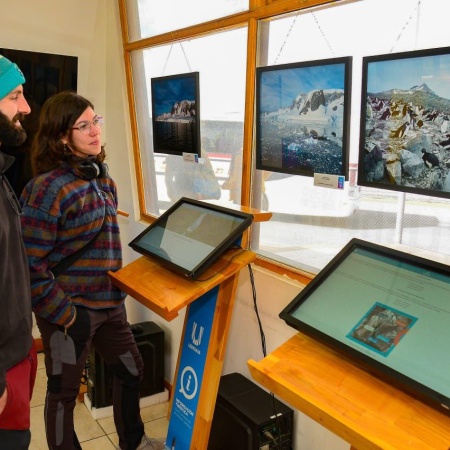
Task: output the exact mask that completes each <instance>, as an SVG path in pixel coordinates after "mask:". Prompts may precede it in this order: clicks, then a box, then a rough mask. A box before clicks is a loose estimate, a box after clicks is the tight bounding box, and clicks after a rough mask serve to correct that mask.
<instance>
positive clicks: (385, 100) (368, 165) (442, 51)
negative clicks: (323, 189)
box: [358, 47, 450, 198]
mask: <svg viewBox="0 0 450 450" xmlns="http://www.w3.org/2000/svg"><path fill="white" fill-rule="evenodd" d="M449 79H450V47H445V48H434V49H427V50H419V51H412V52H403V53H394V54H392V53H391V54H389V55H378V56H370V57H365V58H363V70H362V96H361V99H362V100H361V131H360V146H359V162H358V184H359V185H360V186H369V187H374V188H381V189H389V190H393V191H401V192H407V193H413V194H420V195H429V196H435V197H443V198H450V176H449V171H450V119H449V118H450V82H449Z"/></svg>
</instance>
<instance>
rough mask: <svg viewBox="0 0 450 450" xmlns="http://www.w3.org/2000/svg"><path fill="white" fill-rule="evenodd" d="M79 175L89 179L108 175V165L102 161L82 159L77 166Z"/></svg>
mask: <svg viewBox="0 0 450 450" xmlns="http://www.w3.org/2000/svg"><path fill="white" fill-rule="evenodd" d="M77 169H78V172H79V173H80V176H81V177H83V178H84V179H85V180H87V181H90V180H93V179H94V178H103V177H105V176H106V175H108V165H107V164H105V163H103V162H98V161H96V162H94V161H83V162H80V164H79V165H78V166H77Z"/></svg>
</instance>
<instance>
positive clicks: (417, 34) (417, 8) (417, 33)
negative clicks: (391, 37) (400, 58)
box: [389, 0, 421, 53]
mask: <svg viewBox="0 0 450 450" xmlns="http://www.w3.org/2000/svg"><path fill="white" fill-rule="evenodd" d="M420 2H421V0H419V1H418V2H417V6H416V7H415V8H414V10H413V12H412V13H411V15H410V16H409V18H408V19H407V20H406V23H405V25H403V28H402V29H401V30H400V33H399V35H398V36H397V39H396V40H395V42H394V45H393V46H392V48H391V51H390V52H389V53H392V52H393V51H394V48H395V46H396V44H397V43H398V42H399V41H400V38H401V37H402V35H403V33H404V31H405V30H406V29H407V28H408V26H409V23H410V22H411V19H412V18H413V16H414V13H415V12H416V10H417V25H416V45H415V49H416V50H417V38H418V36H419V19H420Z"/></svg>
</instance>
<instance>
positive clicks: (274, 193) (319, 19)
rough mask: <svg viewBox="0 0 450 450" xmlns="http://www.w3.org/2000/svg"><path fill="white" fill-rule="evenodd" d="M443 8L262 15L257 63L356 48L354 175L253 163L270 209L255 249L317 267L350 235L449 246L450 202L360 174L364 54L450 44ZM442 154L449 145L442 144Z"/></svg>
mask: <svg viewBox="0 0 450 450" xmlns="http://www.w3.org/2000/svg"><path fill="white" fill-rule="evenodd" d="M387 11H388V13H387ZM438 11H442V4H441V2H440V1H439V0H421V1H420V0H396V1H394V2H393V1H392V0H363V1H360V2H350V3H347V4H343V5H342V4H340V5H332V6H330V7H324V8H318V9H310V10H308V11H303V12H300V13H298V14H290V15H287V16H278V17H276V18H273V19H272V20H267V21H261V23H260V43H259V49H260V55H259V60H260V62H259V65H260V66H270V65H277V64H286V63H293V62H301V61H316V60H321V59H328V58H336V57H344V56H353V71H352V76H353V80H352V87H351V89H352V105H351V130H350V179H349V181H346V183H345V188H344V189H343V190H335V189H327V188H323V187H317V186H314V180H313V178H311V177H304V176H296V175H287V174H282V173H275V172H263V171H260V170H255V171H254V172H255V173H254V184H253V194H254V195H253V204H254V206H256V207H261V206H265V207H267V208H268V209H269V210H270V211H272V212H273V217H272V219H271V220H270V221H268V222H264V223H262V224H260V225H258V227H257V232H255V233H253V234H252V236H253V241H252V248H253V249H254V250H255V251H257V252H258V253H259V255H261V256H265V257H267V258H269V259H273V260H276V261H280V262H282V263H285V264H287V265H289V266H294V267H297V268H299V269H303V270H307V271H309V272H313V273H317V272H318V271H319V270H320V269H321V268H322V267H324V266H325V265H326V264H327V263H328V262H329V260H330V259H331V258H332V257H334V256H335V255H336V253H337V252H338V251H339V250H340V249H341V248H342V247H343V246H344V245H345V244H346V243H347V242H348V241H349V240H350V239H351V238H352V237H358V238H361V239H366V240H370V241H374V242H377V243H380V244H383V245H394V244H404V245H407V246H411V247H418V248H422V249H426V250H430V251H433V252H439V253H445V254H450V241H449V240H448V239H447V238H446V237H445V236H447V235H448V226H449V224H450V219H449V213H448V211H449V206H450V201H449V200H446V199H441V198H437V197H431V196H425V195H413V194H404V193H399V192H395V191H389V190H382V189H374V188H368V187H360V186H357V185H356V181H355V180H356V174H357V170H358V152H359V128H360V102H361V83H362V80H361V78H362V58H363V57H364V56H371V55H378V54H390V53H398V52H403V51H411V50H418V49H426V48H434V47H445V46H448V36H447V33H446V32H445V31H444V30H446V29H447V24H446V22H447V17H446V15H445V14H439V13H437V12H438ZM439 30H441V31H439ZM411 87H412V86H411ZM437 125H439V124H437ZM280 126H283V125H282V124H280ZM439 126H440V125H439ZM442 160H443V162H444V161H446V160H450V153H449V152H446V151H445V150H442Z"/></svg>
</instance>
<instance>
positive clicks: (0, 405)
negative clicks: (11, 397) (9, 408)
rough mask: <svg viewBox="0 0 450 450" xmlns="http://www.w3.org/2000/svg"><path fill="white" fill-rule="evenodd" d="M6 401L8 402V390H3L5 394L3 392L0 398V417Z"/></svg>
mask: <svg viewBox="0 0 450 450" xmlns="http://www.w3.org/2000/svg"><path fill="white" fill-rule="evenodd" d="M7 400H8V389H7V388H5V392H3V394H2V396H1V397H0V415H1V414H2V412H3V410H4V409H5V406H6V402H7Z"/></svg>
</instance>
